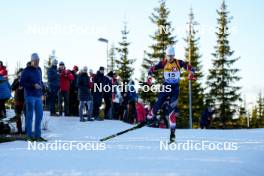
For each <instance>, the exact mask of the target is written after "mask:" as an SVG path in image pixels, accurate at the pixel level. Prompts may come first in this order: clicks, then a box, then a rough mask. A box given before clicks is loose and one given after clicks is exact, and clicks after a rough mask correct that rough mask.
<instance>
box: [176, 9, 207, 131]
mask: <svg viewBox="0 0 264 176" xmlns="http://www.w3.org/2000/svg"><path fill="white" fill-rule="evenodd" d="M196 24H197V22H196V21H194V14H193V11H192V9H191V12H190V14H189V22H188V28H189V29H188V31H187V37H186V39H184V40H185V42H186V43H187V47H186V48H185V61H186V62H189V63H191V65H192V66H193V67H194V68H195V70H196V71H195V77H196V79H197V80H196V81H192V82H191V84H192V109H193V123H194V124H195V125H196V126H198V125H199V119H200V116H201V113H202V111H203V109H204V95H203V88H202V83H201V79H202V77H203V74H202V71H201V69H202V67H201V62H200V57H201V55H200V53H199V46H198V42H199V38H198V37H197V36H196V35H197V30H195V29H194V26H195V25H196ZM183 74H184V75H183V77H182V78H183V79H182V80H181V83H180V91H181V93H180V95H179V104H178V107H179V109H180V112H181V118H178V119H177V120H178V121H179V122H178V123H177V124H180V125H182V126H181V127H184V128H187V127H189V124H188V119H189V118H188V117H189V106H188V105H189V80H188V72H184V73H183Z"/></svg>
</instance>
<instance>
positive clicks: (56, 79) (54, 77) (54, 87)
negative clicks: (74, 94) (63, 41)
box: [48, 59, 60, 116]
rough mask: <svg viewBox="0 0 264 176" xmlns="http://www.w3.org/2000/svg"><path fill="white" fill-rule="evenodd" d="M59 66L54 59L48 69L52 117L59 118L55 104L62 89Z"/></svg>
mask: <svg viewBox="0 0 264 176" xmlns="http://www.w3.org/2000/svg"><path fill="white" fill-rule="evenodd" d="M57 65H58V61H57V60H56V59H54V60H53V61H52V63H51V67H50V68H49V69H48V90H49V105H50V115H51V116H58V114H57V113H56V111H55V103H56V102H57V101H56V98H57V96H58V91H59V87H60V74H59V71H58V68H57Z"/></svg>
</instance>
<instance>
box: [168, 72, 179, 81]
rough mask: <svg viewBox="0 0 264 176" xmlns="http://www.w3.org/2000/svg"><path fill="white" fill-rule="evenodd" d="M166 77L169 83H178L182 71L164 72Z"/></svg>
mask: <svg viewBox="0 0 264 176" xmlns="http://www.w3.org/2000/svg"><path fill="white" fill-rule="evenodd" d="M164 79H165V82H167V83H178V82H179V80H180V71H175V72H164Z"/></svg>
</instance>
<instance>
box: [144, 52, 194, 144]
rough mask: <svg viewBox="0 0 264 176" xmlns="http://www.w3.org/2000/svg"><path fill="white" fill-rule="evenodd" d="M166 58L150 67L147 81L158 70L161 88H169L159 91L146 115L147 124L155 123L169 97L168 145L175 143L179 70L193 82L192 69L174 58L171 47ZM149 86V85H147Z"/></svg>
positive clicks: (187, 64)
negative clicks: (162, 77) (187, 74)
mask: <svg viewBox="0 0 264 176" xmlns="http://www.w3.org/2000/svg"><path fill="white" fill-rule="evenodd" d="M166 56H167V57H166V58H164V59H163V60H162V61H160V62H159V63H158V64H157V65H155V66H153V67H151V68H150V69H149V72H148V75H149V76H148V80H152V77H151V75H152V74H153V73H154V72H155V71H157V70H160V69H163V72H164V82H163V86H166V87H167V86H170V89H165V90H164V91H161V92H160V93H159V95H158V99H157V101H156V103H155V104H154V106H153V108H152V110H151V111H150V112H149V114H148V115H147V119H146V120H147V123H148V124H153V123H155V122H157V121H158V120H159V119H157V112H158V110H159V109H160V108H161V106H162V105H163V103H164V102H165V101H166V99H167V98H168V97H169V98H170V102H169V107H168V110H169V111H168V112H169V117H168V121H169V126H170V143H172V142H175V140H176V137H175V129H176V119H177V117H179V109H178V107H177V104H178V97H179V93H180V92H179V84H180V76H181V68H184V69H185V70H187V71H188V72H189V80H195V77H194V72H195V70H194V68H193V67H192V66H191V65H190V64H189V63H188V62H184V61H182V60H179V59H176V58H175V50H174V48H173V47H168V48H167V50H166ZM149 84H150V85H151V83H149Z"/></svg>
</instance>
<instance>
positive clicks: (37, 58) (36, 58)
mask: <svg viewBox="0 0 264 176" xmlns="http://www.w3.org/2000/svg"><path fill="white" fill-rule="evenodd" d="M37 60H39V56H38V54H37V53H33V54H32V55H31V61H37Z"/></svg>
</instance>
